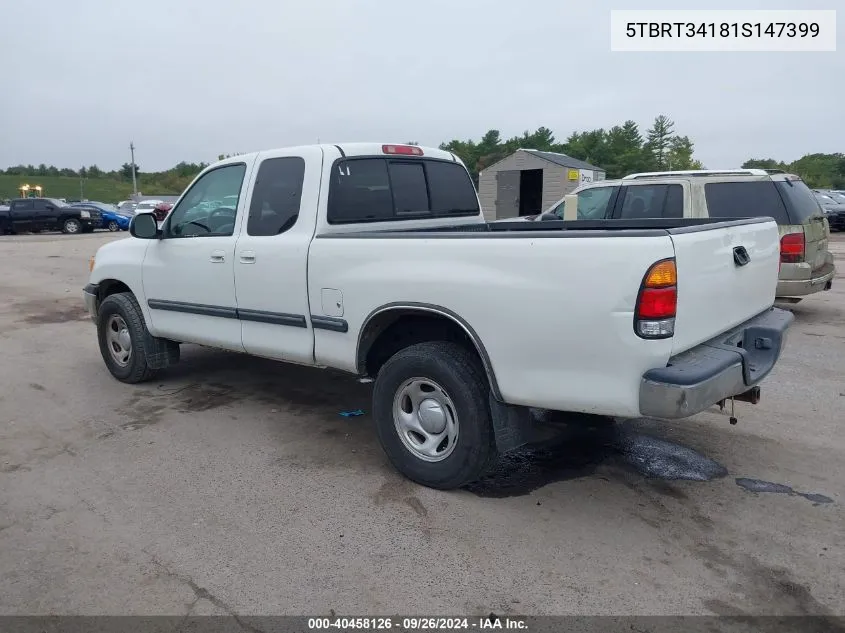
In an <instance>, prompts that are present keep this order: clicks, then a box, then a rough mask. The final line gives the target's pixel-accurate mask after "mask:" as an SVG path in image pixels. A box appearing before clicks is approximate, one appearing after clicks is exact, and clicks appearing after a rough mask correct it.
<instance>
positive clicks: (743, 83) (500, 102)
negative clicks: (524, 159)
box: [0, 0, 845, 171]
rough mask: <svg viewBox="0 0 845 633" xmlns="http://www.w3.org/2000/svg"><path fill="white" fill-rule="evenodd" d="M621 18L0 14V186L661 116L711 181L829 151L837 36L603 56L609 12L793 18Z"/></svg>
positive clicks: (568, 14)
mask: <svg viewBox="0 0 845 633" xmlns="http://www.w3.org/2000/svg"><path fill="white" fill-rule="evenodd" d="M839 2H840V0H830V1H828V2H827V3H824V2H818V1H817V0H803V2H802V3H801V4H802V5H803V8H807V9H811V8H816V9H830V8H834V7H835V6H836V5H837V4H839ZM636 4H639V3H631V2H623V1H621V0H617V2H615V3H609V2H605V1H604V0H590V1H589V2H570V1H563V0H522V1H521V2H516V1H515V0H510V1H505V0H424V1H417V2H411V1H407V0H344V1H340V0H299V1H296V2H293V1H291V0H248V1H246V2H234V1H232V0H202V1H200V0H143V1H136V2H132V3H130V2H122V1H121V2H118V1H116V0H73V1H72V2H71V1H69V0H33V1H32V2H13V1H12V0H0V23H2V24H3V25H4V28H3V34H2V39H0V47H2V50H3V58H4V60H5V67H6V72H5V73H4V78H5V80H4V82H3V87H2V89H0V167H6V166H9V165H13V164H18V163H24V164H26V163H32V164H38V163H47V164H55V165H57V166H59V167H64V166H69V167H75V168H77V167H79V166H81V165H91V164H96V165H98V166H100V167H101V168H104V169H113V168H117V167H118V166H119V165H120V164H122V163H124V162H128V160H129V142H130V140H133V141H134V142H135V145H136V148H137V150H136V160H137V162H138V164H139V166H140V168H141V169H142V170H145V171H153V170H160V169H165V168H168V167H171V166H173V165H174V164H175V163H176V162H178V161H180V160H188V161H200V160H203V161H212V160H215V159H216V157H217V155H218V154H220V153H232V152H246V151H252V150H257V149H262V148H270V147H279V146H285V145H297V144H302V143H312V142H316V141H317V139H318V138H319V139H320V140H321V141H323V142H327V141H331V142H340V141H367V140H374V141H394V142H403V141H409V140H416V141H418V142H420V143H421V144H423V145H437V144H439V143H440V142H442V141H446V140H450V139H452V138H463V139H466V138H474V139H477V138H478V137H480V136H481V135H482V134H483V133H484V132H485V131H487V130H488V129H490V128H496V129H499V130H500V131H501V132H502V135H503V137H508V136H512V135H515V134H521V133H522V132H523V131H524V130H526V129H531V130H533V129H535V128H537V127H538V126H541V125H545V126H546V127H549V128H551V129H552V130H553V131H554V132H555V135H556V137H557V138H558V139H560V140H563V139H565V138H566V137H567V136H568V135H569V133H571V132H572V131H574V130H587V129H593V128H597V127H610V126H612V125H614V124H619V123H622V122H623V121H624V120H625V119H633V120H635V121H637V122H638V123H639V124H640V126H641V129H642V130H643V131H645V129H646V128H647V127H648V126H649V124H650V122H651V121H652V119H653V118H654V116H655V115H657V114H660V113H665V114H667V115H669V116H670V117H671V118H672V119H673V120H674V121H675V124H676V131H677V132H678V133H680V134H686V135H688V136H690V137H691V138H692V140H693V141H694V142H695V146H696V156H697V157H698V158H699V159H700V160H702V161H703V162H704V163H705V165H706V166H707V167H710V168H723V167H732V166H737V165H738V164H740V163H741V162H742V161H743V160H745V159H747V158H749V157H751V156H754V157H773V158H778V159H783V160H794V159H796V158H799V157H800V156H802V155H803V154H806V153H810V152H838V151H845V125H843V122H845V115H843V107H845V72H843V71H845V45H843V38H842V36H839V38H838V39H839V45H838V48H839V52H837V53H738V54H731V53H697V54H691V53H686V54H684V53H612V52H610V35H609V25H610V9H611V8H619V9H622V8H625V9H632V8H648V9H660V8H667V9H668V8H676V9H681V8H690V9H693V8H711V9H713V8H742V9H755V8H769V9H775V8H783V9H794V8H798V5H796V4H795V3H794V2H783V1H779V0H767V1H760V2H755V1H750V0H749V1H745V2H742V1H740V2H723V1H722V2H719V1H708V2H707V3H705V4H706V7H705V6H703V5H702V3H700V2H684V1H675V2H666V1H662V2H661V1H660V0H650V1H649V2H647V3H643V6H642V7H638V6H633V5H636ZM843 8H845V7H843ZM840 13H845V11H841V12H840ZM839 21H840V24H841V17H840V20H839ZM842 30H843V29H841V28H840V29H839V31H840V32H841V31H842Z"/></svg>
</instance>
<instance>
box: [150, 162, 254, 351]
mask: <svg viewBox="0 0 845 633" xmlns="http://www.w3.org/2000/svg"><path fill="white" fill-rule="evenodd" d="M251 168H252V161H249V162H248V163H247V162H234V161H233V162H231V163H226V164H223V165H221V166H218V167H215V168H213V169H211V170H209V171H206V172H205V173H203V174H201V175H200V176H199V178H197V179H196V180H195V181H194V182H193V184H192V185H191V186H190V188H189V189H188V190H187V192H185V194H184V195H183V196H182V198H181V199H180V200H179V202H178V203H177V204H176V207H175V208H174V209H173V211H172V212H171V213H170V215H169V216H168V217H167V219H166V220H165V222H164V225H163V226H162V238H161V239H159V240H151V241H150V245H149V247H148V248H147V251H146V255H145V257H144V264H143V282H144V293H145V295H146V298H147V305H148V306H149V308H150V315H151V319H152V323H153V326H154V330H155V333H156V335H157V336H161V337H164V338H170V339H173V340H176V341H182V342H190V343H200V344H203V345H210V346H213V347H220V348H224V349H232V350H236V351H243V346H242V345H241V326H240V321H238V313H237V308H238V305H237V302H236V299H235V273H234V260H235V242H236V239H237V238H236V235H237V233H236V231H235V227H236V223H237V222H238V220H239V217H240V215H242V214H243V208H244V206H245V205H244V204H243V201H242V200H241V191H242V190H243V189H244V182H245V180H246V176H247V174H248V173H249V171H250V169H251ZM230 196H235V197H234V198H231V197H230Z"/></svg>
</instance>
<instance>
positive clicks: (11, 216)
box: [0, 198, 103, 234]
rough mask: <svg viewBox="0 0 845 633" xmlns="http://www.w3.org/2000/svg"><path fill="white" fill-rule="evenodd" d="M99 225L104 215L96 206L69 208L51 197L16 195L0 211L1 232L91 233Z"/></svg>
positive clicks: (99, 226)
mask: <svg viewBox="0 0 845 633" xmlns="http://www.w3.org/2000/svg"><path fill="white" fill-rule="evenodd" d="M102 226H103V215H102V214H101V213H100V212H99V211H97V210H96V209H89V208H84V209H79V208H75V207H70V206H68V205H66V204H65V203H64V202H62V201H61V200H54V199H53V198H19V199H17V200H12V202H11V205H10V206H9V210H8V211H0V233H13V234H14V233H25V232H38V231H61V232H62V233H71V234H73V233H90V232H92V231H93V230H94V229H98V228H102Z"/></svg>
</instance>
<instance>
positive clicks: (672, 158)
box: [666, 136, 704, 171]
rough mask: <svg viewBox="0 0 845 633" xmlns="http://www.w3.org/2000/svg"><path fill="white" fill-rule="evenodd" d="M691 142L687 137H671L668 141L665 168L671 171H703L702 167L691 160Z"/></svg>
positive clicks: (696, 161) (692, 147)
mask: <svg viewBox="0 0 845 633" xmlns="http://www.w3.org/2000/svg"><path fill="white" fill-rule="evenodd" d="M694 147H695V146H694V145H693V142H692V141H691V140H690V139H689V137H688V136H673V137H672V138H670V139H669V150H668V151H667V152H666V162H667V167H668V168H669V169H671V170H675V171H681V170H685V169H703V168H704V165H702V164H701V162H700V161H698V160H696V159H694V158H693V156H692V154H693V149H694Z"/></svg>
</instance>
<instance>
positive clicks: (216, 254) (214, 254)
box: [211, 251, 226, 264]
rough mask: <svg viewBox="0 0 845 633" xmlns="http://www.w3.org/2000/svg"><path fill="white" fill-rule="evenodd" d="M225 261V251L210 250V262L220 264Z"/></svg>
mask: <svg viewBox="0 0 845 633" xmlns="http://www.w3.org/2000/svg"><path fill="white" fill-rule="evenodd" d="M225 261H226V251H211V263H213V264H220V263H222V262H225Z"/></svg>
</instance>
